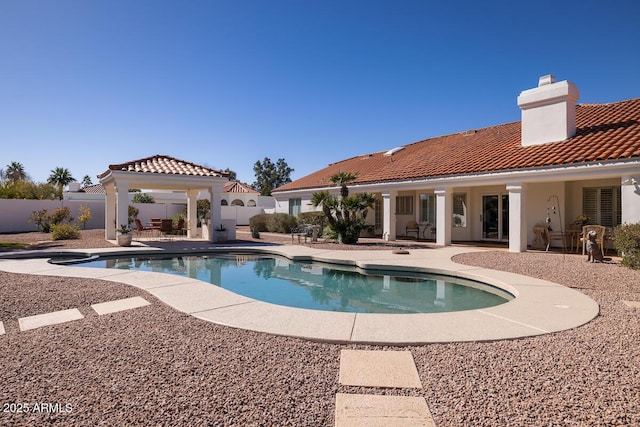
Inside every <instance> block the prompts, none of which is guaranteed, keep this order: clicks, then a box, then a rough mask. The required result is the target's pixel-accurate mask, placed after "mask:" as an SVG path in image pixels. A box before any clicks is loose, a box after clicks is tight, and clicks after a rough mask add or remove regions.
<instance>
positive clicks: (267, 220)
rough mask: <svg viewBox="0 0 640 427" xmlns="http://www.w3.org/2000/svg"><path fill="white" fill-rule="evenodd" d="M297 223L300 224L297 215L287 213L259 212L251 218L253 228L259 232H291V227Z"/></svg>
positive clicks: (250, 224)
mask: <svg viewBox="0 0 640 427" xmlns="http://www.w3.org/2000/svg"><path fill="white" fill-rule="evenodd" d="M296 225H298V220H297V219H296V217H294V216H291V215H288V214H285V213H275V214H258V215H254V216H252V217H251V218H250V219H249V226H250V227H251V230H255V231H257V232H261V231H268V232H271V233H291V229H292V228H295V227H296Z"/></svg>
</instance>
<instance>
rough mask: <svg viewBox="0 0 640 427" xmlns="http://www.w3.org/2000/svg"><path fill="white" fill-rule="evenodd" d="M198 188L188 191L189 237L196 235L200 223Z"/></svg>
mask: <svg viewBox="0 0 640 427" xmlns="http://www.w3.org/2000/svg"><path fill="white" fill-rule="evenodd" d="M198 193H199V191H198V190H188V191H187V239H192V238H194V237H196V229H197V227H196V226H197V224H198Z"/></svg>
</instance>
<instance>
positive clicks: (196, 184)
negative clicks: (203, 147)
mask: <svg viewBox="0 0 640 427" xmlns="http://www.w3.org/2000/svg"><path fill="white" fill-rule="evenodd" d="M98 179H99V180H100V184H102V186H103V187H104V189H105V192H106V196H105V197H106V199H105V238H106V239H107V240H114V239H115V238H116V229H117V228H118V227H119V226H120V225H122V224H128V223H129V212H128V211H129V209H128V208H129V203H130V202H129V190H131V189H145V190H147V189H148V190H170V191H184V192H185V193H186V195H187V218H186V224H187V227H186V229H187V238H188V239H189V238H196V237H199V236H196V227H195V224H197V204H196V202H197V200H198V194H199V193H200V192H201V191H207V192H208V193H209V202H210V203H211V218H210V220H211V226H210V227H207V228H206V230H207V233H208V236H202V237H203V238H205V239H207V240H209V241H213V238H214V235H213V230H214V229H215V228H216V227H218V226H220V225H221V224H222V220H221V199H222V193H223V192H224V186H225V184H226V183H227V182H228V181H229V179H228V174H227V173H224V172H221V171H219V170H215V169H210V168H207V167H205V166H201V165H197V164H195V163H191V162H187V161H184V160H180V159H176V158H174V157H170V156H165V155H159V154H156V155H154V156H151V157H146V158H143V159H138V160H132V161H128V162H125V163H120V164H113V165H109V167H108V169H107V170H106V171H105V172H103V173H101V174H100V175H98Z"/></svg>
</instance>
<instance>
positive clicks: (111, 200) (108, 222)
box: [104, 185, 116, 240]
mask: <svg viewBox="0 0 640 427" xmlns="http://www.w3.org/2000/svg"><path fill="white" fill-rule="evenodd" d="M104 191H105V205H104V238H105V239H107V240H115V239H116V188H115V187H114V186H113V185H107V186H105V187H104Z"/></svg>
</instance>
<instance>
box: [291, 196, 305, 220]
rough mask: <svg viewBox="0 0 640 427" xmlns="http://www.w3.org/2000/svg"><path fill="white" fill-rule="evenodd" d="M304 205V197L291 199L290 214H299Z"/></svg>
mask: <svg viewBox="0 0 640 427" xmlns="http://www.w3.org/2000/svg"><path fill="white" fill-rule="evenodd" d="M301 206H302V199H289V215H292V216H298V214H299V213H300V210H301Z"/></svg>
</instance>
